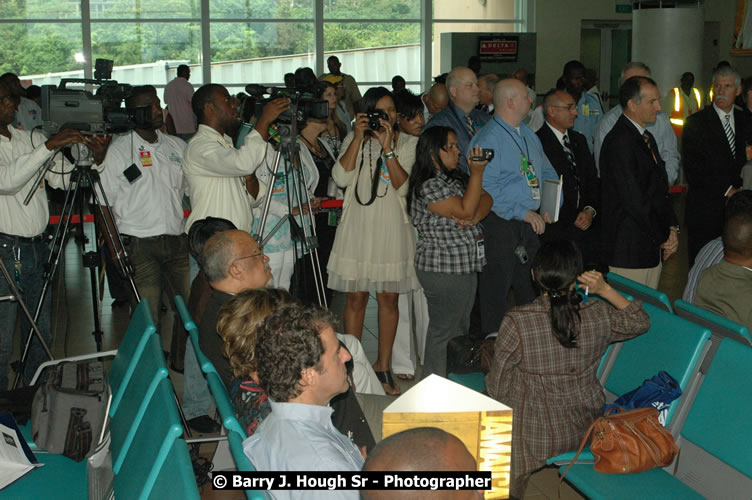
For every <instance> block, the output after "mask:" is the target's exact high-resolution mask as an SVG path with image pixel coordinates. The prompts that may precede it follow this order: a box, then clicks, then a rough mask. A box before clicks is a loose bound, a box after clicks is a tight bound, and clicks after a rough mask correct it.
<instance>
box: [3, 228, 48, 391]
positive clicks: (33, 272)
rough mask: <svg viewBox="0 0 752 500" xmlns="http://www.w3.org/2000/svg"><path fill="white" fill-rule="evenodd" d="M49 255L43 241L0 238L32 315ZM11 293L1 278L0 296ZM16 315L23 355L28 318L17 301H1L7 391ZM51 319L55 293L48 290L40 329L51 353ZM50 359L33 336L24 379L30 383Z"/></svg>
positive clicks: (7, 264)
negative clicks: (19, 266)
mask: <svg viewBox="0 0 752 500" xmlns="http://www.w3.org/2000/svg"><path fill="white" fill-rule="evenodd" d="M19 251H20V254H21V256H20V262H21V272H20V277H19V279H17V278H16V271H15V269H16V268H15V264H16V259H17V257H18V252H19ZM48 256H49V247H48V245H47V243H46V242H44V241H41V240H39V241H33V242H31V241H21V240H20V239H19V238H15V237H13V236H8V235H0V258H2V259H3V262H4V263H5V267H7V268H8V272H9V273H10V275H11V279H15V280H16V286H18V288H19V291H20V292H21V294H22V297H23V300H24V302H25V303H26V307H28V309H29V312H30V313H31V315H32V316H33V315H34V311H35V310H36V307H37V302H38V301H39V295H40V292H41V290H42V281H43V275H44V264H45V263H46V262H47V258H48ZM11 293H12V292H11V291H10V287H9V286H8V282H7V281H6V280H5V279H4V278H3V277H2V276H0V296H7V295H11ZM17 315H20V316H21V321H20V328H21V335H22V343H21V353H23V347H24V345H25V343H26V336H27V334H28V333H29V331H30V329H31V324H30V323H29V321H28V320H27V319H26V316H25V315H24V314H23V311H22V310H21V306H20V305H19V304H18V303H17V302H0V390H6V389H7V388H8V367H9V364H10V356H11V354H12V352H13V336H14V333H15V331H16V329H15V325H16V317H17ZM51 318H52V290H51V289H48V291H47V296H46V297H45V300H44V304H43V305H42V309H41V310H40V312H39V318H38V320H37V326H38V327H39V330H40V331H41V332H42V337H43V338H44V341H45V342H46V343H47V346H48V347H49V348H50V350H52V330H51ZM32 335H34V334H32ZM47 360H48V358H47V354H46V353H45V352H44V350H43V349H42V346H41V344H40V343H39V340H38V339H37V337H36V335H34V339H33V340H32V343H31V350H30V352H29V356H28V358H27V360H26V366H25V368H24V380H25V382H26V383H27V384H28V383H29V382H30V381H31V378H32V377H33V376H34V372H36V370H37V368H38V367H39V365H40V364H42V363H43V362H44V361H47Z"/></svg>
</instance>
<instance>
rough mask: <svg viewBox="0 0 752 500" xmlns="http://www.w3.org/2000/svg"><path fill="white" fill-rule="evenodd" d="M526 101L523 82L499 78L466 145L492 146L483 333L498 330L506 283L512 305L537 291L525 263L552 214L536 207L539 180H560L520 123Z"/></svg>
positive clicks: (486, 181) (481, 289)
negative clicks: (484, 118)
mask: <svg viewBox="0 0 752 500" xmlns="http://www.w3.org/2000/svg"><path fill="white" fill-rule="evenodd" d="M530 103H531V101H530V97H529V96H528V93H527V88H526V87H525V85H524V84H523V83H522V82H520V81H519V80H515V79H507V80H502V81H500V82H499V83H498V84H497V85H496V90H495V92H494V111H495V114H494V116H493V118H492V119H491V121H490V122H488V124H487V125H486V126H485V127H483V128H482V129H481V130H480V132H478V134H476V136H475V137H474V138H473V140H472V141H470V145H469V147H470V148H472V147H475V146H480V147H481V148H485V149H493V150H494V151H495V155H494V158H493V160H491V161H490V162H489V163H488V165H486V170H485V172H484V173H483V189H485V190H486V192H488V194H490V195H491V197H492V198H493V207H492V209H491V210H492V211H491V213H490V214H488V217H486V218H485V219H484V220H483V233H484V236H485V253H486V259H487V261H488V263H487V265H486V267H485V268H484V269H483V272H482V273H481V274H480V277H479V280H478V293H479V306H480V307H479V311H480V322H481V325H480V329H481V332H482V333H484V334H488V333H496V332H498V331H499V326H500V325H501V320H502V319H503V318H504V313H505V312H506V308H507V302H506V298H507V294H508V292H509V289H510V288H512V289H513V290H514V294H515V299H516V304H517V305H522V304H527V303H528V302H531V301H532V300H533V299H534V298H535V297H536V295H537V294H536V292H535V290H534V289H533V283H532V280H531V278H530V266H531V262H532V260H533V257H534V256H535V253H536V252H537V251H538V246H539V245H540V243H539V240H538V235H540V234H543V233H544V232H545V231H546V224H547V223H548V222H550V220H551V219H550V218H548V219H544V217H543V216H541V215H540V214H538V213H537V210H538V209H539V208H540V200H541V187H542V186H543V183H544V181H546V180H548V179H550V180H559V176H558V174H557V173H556V170H554V168H553V166H552V165H551V162H550V161H549V160H548V158H547V157H546V154H545V153H544V152H543V146H542V145H541V141H540V139H539V138H538V136H536V135H535V133H534V132H533V131H532V130H531V129H530V127H528V126H527V125H525V124H524V123H522V119H523V118H525V116H526V115H527V111H528V109H529V108H530ZM458 136H459V134H458Z"/></svg>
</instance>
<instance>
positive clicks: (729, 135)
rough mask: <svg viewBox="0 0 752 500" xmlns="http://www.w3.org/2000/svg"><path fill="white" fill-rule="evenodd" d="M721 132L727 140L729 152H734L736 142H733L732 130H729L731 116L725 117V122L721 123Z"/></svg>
mask: <svg viewBox="0 0 752 500" xmlns="http://www.w3.org/2000/svg"><path fill="white" fill-rule="evenodd" d="M723 131H724V132H726V139H727V140H728V143H729V147H730V148H731V152H732V153H734V152H736V143H735V142H736V141H735V140H734V129H732V128H731V115H726V120H725V121H724V123H723Z"/></svg>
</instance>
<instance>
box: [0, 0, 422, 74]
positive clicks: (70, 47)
mask: <svg viewBox="0 0 752 500" xmlns="http://www.w3.org/2000/svg"><path fill="white" fill-rule="evenodd" d="M90 8H91V18H92V21H93V22H92V23H91V38H92V51H93V57H94V58H105V59H112V60H114V61H115V64H116V65H118V66H120V65H129V64H140V63H151V62H154V61H158V60H187V61H190V62H192V63H197V62H199V60H200V55H201V25H200V22H199V21H198V19H199V18H200V15H201V13H200V1H199V0H90ZM210 16H211V19H212V20H216V21H214V22H212V23H211V24H210V31H211V37H210V38H211V58H212V61H214V62H217V61H234V60H239V59H252V58H259V57H274V56H283V55H291V54H301V53H308V52H311V51H312V50H313V30H314V26H313V21H312V19H313V0H211V3H210ZM0 17H2V18H3V19H19V20H23V21H24V22H19V23H10V24H8V23H4V24H0V54H2V55H3V57H2V59H1V60H0V73H2V72H6V71H12V72H14V73H17V74H19V75H29V74H39V73H47V72H59V71H70V70H74V69H80V68H81V67H82V65H81V63H76V62H75V60H74V54H76V53H77V52H82V47H83V43H82V33H81V24H80V23H75V22H73V23H34V22H33V20H34V19H61V20H74V19H80V18H81V13H80V1H79V0H56V1H55V2H51V1H49V0H0ZM419 17H420V2H419V0H324V18H325V20H327V21H335V22H326V23H325V24H324V39H325V45H326V50H327V51H331V50H347V49H356V48H364V47H382V46H389V45H402V44H407V43H418V42H419V37H420V26H419V24H417V23H388V22H384V23H379V22H376V23H368V22H364V23H337V22H336V20H337V19H383V20H384V21H391V20H401V19H418V18H419ZM108 19H113V20H122V19H128V20H134V21H137V22H135V23H130V22H129V23H125V22H108V21H107V20H108ZM154 19H159V20H164V19H170V20H171V19H175V20H176V21H175V22H164V21H157V22H154V21H150V20H154ZM259 19H291V20H293V21H291V22H258V21H256V20H259ZM300 19H302V20H304V21H297V20H300ZM238 20H243V22H237V21H238ZM228 21H235V22H228Z"/></svg>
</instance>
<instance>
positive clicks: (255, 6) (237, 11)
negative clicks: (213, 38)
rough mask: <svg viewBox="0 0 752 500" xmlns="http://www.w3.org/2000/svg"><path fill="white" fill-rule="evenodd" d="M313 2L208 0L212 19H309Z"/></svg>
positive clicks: (304, 0) (311, 16) (311, 17)
mask: <svg viewBox="0 0 752 500" xmlns="http://www.w3.org/2000/svg"><path fill="white" fill-rule="evenodd" d="M313 2H314V0H286V1H280V0H210V2H209V16H210V17H211V18H212V19H249V20H250V19H310V20H311V21H313Z"/></svg>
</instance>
